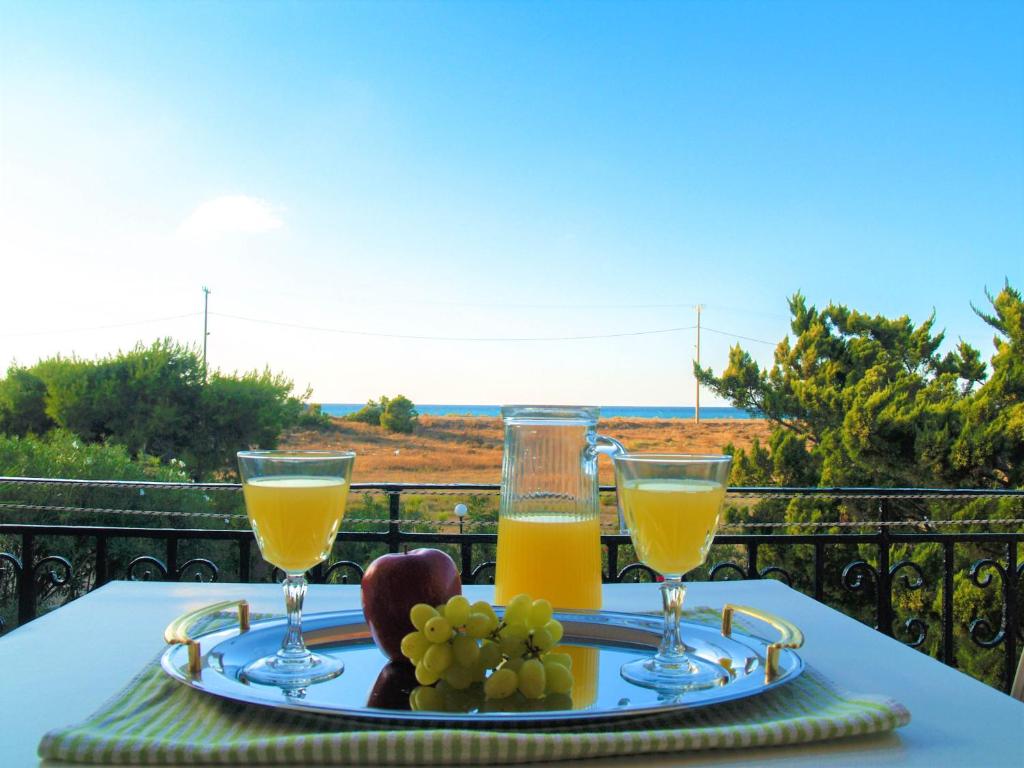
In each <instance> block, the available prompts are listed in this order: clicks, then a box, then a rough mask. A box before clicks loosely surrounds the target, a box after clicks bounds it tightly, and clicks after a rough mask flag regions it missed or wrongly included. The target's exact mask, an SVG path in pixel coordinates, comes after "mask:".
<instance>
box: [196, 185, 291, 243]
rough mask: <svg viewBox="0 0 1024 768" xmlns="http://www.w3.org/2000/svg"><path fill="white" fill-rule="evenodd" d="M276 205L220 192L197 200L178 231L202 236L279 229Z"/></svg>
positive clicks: (256, 198) (279, 220)
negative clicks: (200, 201) (208, 197)
mask: <svg viewBox="0 0 1024 768" xmlns="http://www.w3.org/2000/svg"><path fill="white" fill-rule="evenodd" d="M279 213H280V208H277V207H276V206H274V205H272V204H271V203H269V202H267V201H266V200H262V199H260V198H258V197H250V196H248V195H224V196H222V197H215V198H214V199H212V200H207V201H205V202H203V203H200V204H199V206H198V207H197V208H196V209H195V210H194V211H192V213H190V214H189V215H188V217H187V218H186V219H185V220H184V221H183V222H181V225H180V226H179V227H178V234H179V235H181V236H183V237H189V238H203V237H209V236H211V235H219V234H224V233H229V232H243V233H250V234H251V233H260V232H270V231H272V230H275V229H281V227H283V226H284V221H283V220H282V219H281V217H280V215H279Z"/></svg>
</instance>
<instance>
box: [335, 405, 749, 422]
mask: <svg viewBox="0 0 1024 768" xmlns="http://www.w3.org/2000/svg"><path fill="white" fill-rule="evenodd" d="M363 405H365V403H323V405H322V406H321V408H322V409H323V411H324V413H328V414H330V415H331V416H346V415H348V414H350V413H355V412H356V411H358V410H359V409H360V408H362V407H363ZM600 407H601V418H603V419H615V418H623V419H690V420H692V419H693V417H694V408H693V406H689V405H684V406H675V405H602V406H600ZM416 410H417V411H419V412H420V413H421V414H423V415H425V416H491V417H495V418H497V417H498V416H500V415H501V406H500V405H438V404H434V403H429V404H424V405H420V404H418V403H417V405H416ZM700 417H701V418H702V419H756V418H759V416H758V415H757V414H754V415H751V414H750V413H748V412H747V411H744V410H742V409H740V408H730V407H724V406H704V407H701V409H700Z"/></svg>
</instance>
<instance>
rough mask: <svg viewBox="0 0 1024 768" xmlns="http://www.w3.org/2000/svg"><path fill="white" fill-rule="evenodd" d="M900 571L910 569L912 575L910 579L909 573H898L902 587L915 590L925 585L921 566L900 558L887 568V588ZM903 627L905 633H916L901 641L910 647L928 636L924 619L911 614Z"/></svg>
mask: <svg viewBox="0 0 1024 768" xmlns="http://www.w3.org/2000/svg"><path fill="white" fill-rule="evenodd" d="M900 571H910V572H911V574H912V575H913V577H914V578H913V580H911V574H908V573H903V574H900V576H899V580H900V582H901V583H902V584H903V588H904V589H907V590H910V591H911V592H916V591H917V590H919V589H923V588H924V585H925V578H924V571H922V570H921V566H920V565H918V564H917V563H915V562H914V561H913V560H900V561H899V562H898V563H895V564H894V565H893V566H892V567H891V568H889V588H890V589H892V587H893V585H894V584H895V583H896V580H897V576H896V574H898V573H899V572H900ZM903 628H904V629H905V630H906V631H907V633H912V632H913V633H916V634H914V635H913V637H912V639H910V640H904V641H903V642H904V643H906V644H907V645H909V646H910V647H911V648H917V647H919V646H921V645H923V644H924V641H925V640H926V639H927V638H928V622H926V621H924V619H921V618H919V617H917V616H911V617H910V618H909V619H907V620H906V621H905V622H903Z"/></svg>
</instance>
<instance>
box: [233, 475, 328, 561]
mask: <svg viewBox="0 0 1024 768" xmlns="http://www.w3.org/2000/svg"><path fill="white" fill-rule="evenodd" d="M242 492H243V493H244V494H245V508H246V510H247V511H248V513H249V521H250V522H251V523H252V529H253V532H254V533H255V534H256V541H257V542H258V543H259V545H260V552H262V553H263V559H264V560H266V561H267V562H269V563H272V564H273V565H276V566H277V567H278V568H280V569H282V570H284V571H288V572H290V573H301V572H303V571H306V570H308V569H310V568H312V567H313V566H314V565H316V564H317V563H319V562H322V561H323V560H324V559H325V558H326V557H327V555H328V554H330V551H331V546H332V545H333V544H334V537H335V536H336V535H337V534H338V529H339V528H340V527H341V518H342V517H343V516H344V514H345V502H346V500H347V499H348V484H347V483H345V482H344V481H343V480H339V479H336V478H329V477H260V478H254V479H252V480H249V481H247V482H246V483H245V484H244V485H243V486H242Z"/></svg>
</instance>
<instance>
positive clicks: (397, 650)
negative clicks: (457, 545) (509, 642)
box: [362, 549, 462, 661]
mask: <svg viewBox="0 0 1024 768" xmlns="http://www.w3.org/2000/svg"><path fill="white" fill-rule="evenodd" d="M362 591H363V594H362V598H363V615H364V616H365V617H366V623H367V624H368V625H369V627H370V634H371V636H372V637H373V642H375V643H376V644H377V647H378V648H380V649H381V651H382V652H383V653H384V655H385V656H387V657H388V658H389V659H392V660H393V661H402V660H405V657H404V656H403V655H402V650H401V644H402V638H403V637H405V636H406V635H407V634H409V633H410V632H412V631H413V629H414V627H413V625H412V622H411V621H410V620H409V609H410V608H412V607H413V606H414V605H416V603H427V604H428V605H440V604H442V603H446V602H448V598H449V597H452V596H453V595H460V594H462V579H461V578H459V571H458V569H457V568H456V567H455V562H454V561H453V560H452V559H451V558H450V557H448V555H447V554H445V553H444V552H442V551H440V550H438V549H414V550H413V551H412V552H408V553H395V554H388V555H382V556H380V557H378V558H377V559H376V560H374V561H373V562H372V563H370V567H369V568H367V569H366V573H364V574H363V581H362Z"/></svg>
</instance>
